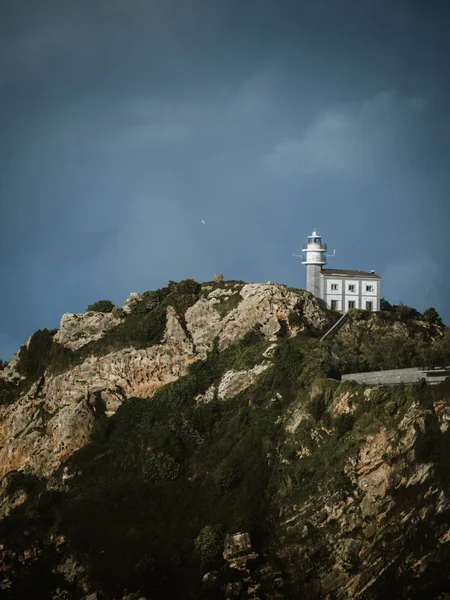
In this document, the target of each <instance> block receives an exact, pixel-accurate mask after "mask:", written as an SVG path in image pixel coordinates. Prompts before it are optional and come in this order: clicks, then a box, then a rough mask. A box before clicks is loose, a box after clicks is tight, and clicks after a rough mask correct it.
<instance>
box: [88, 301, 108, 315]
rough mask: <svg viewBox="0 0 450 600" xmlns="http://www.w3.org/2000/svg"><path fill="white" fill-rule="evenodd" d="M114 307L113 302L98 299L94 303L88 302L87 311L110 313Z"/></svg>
mask: <svg viewBox="0 0 450 600" xmlns="http://www.w3.org/2000/svg"><path fill="white" fill-rule="evenodd" d="M113 309H114V304H113V303H112V302H111V300H98V302H94V304H89V306H88V307H87V312H100V313H110V312H112V311H113Z"/></svg>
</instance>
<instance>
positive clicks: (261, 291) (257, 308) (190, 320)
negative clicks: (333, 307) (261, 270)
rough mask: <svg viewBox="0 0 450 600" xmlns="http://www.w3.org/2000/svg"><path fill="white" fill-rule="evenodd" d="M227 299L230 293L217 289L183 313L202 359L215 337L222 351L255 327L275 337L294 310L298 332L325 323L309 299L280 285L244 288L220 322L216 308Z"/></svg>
mask: <svg viewBox="0 0 450 600" xmlns="http://www.w3.org/2000/svg"><path fill="white" fill-rule="evenodd" d="M229 296H230V290H222V289H217V290H215V291H213V292H211V293H210V294H209V295H208V296H207V298H204V299H202V300H200V301H199V302H197V303H196V304H194V306H192V307H191V308H189V309H188V310H187V312H186V325H187V328H188V330H189V332H190V334H191V336H192V340H193V342H194V344H195V348H196V351H197V352H198V354H199V355H200V356H202V357H205V356H206V353H207V352H208V350H209V348H211V345H212V343H213V341H214V339H215V338H216V337H218V338H219V349H220V350H224V349H225V348H228V347H229V346H231V345H232V344H235V343H236V342H238V341H240V340H241V339H242V338H243V337H244V335H245V334H246V333H247V332H248V331H250V330H251V329H253V327H255V326H257V327H258V328H259V329H260V331H262V332H263V333H264V334H265V335H266V336H267V337H269V338H270V337H273V336H277V335H278V334H279V333H280V332H281V330H282V327H283V323H286V321H287V319H288V315H289V314H290V313H291V312H292V311H293V310H294V308H296V309H297V310H298V311H299V313H300V314H301V316H302V318H303V319H304V323H303V325H302V326H301V328H304V327H306V326H308V325H309V326H312V327H316V328H319V329H320V328H322V327H324V326H325V325H326V323H327V319H326V316H325V314H324V313H323V311H322V310H321V309H320V307H319V305H318V303H317V301H316V299H315V298H314V297H313V296H311V295H310V294H307V293H302V294H298V293H295V292H291V291H289V290H288V289H287V288H285V287H284V286H281V285H268V284H247V285H244V287H243V288H242V289H241V290H240V296H241V298H242V300H241V301H240V303H239V304H238V306H237V307H236V308H234V309H231V310H230V312H228V313H227V314H226V315H225V317H224V318H221V314H220V312H219V311H218V310H217V308H216V307H217V306H218V305H220V304H221V303H224V302H225V303H226V302H227V300H225V299H226V298H227V297H229ZM228 302H229V300H228ZM299 328H300V327H299Z"/></svg>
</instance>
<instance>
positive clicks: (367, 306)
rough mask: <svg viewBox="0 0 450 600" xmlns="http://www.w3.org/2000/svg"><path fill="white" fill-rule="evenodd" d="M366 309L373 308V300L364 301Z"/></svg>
mask: <svg viewBox="0 0 450 600" xmlns="http://www.w3.org/2000/svg"><path fill="white" fill-rule="evenodd" d="M366 310H373V302H366Z"/></svg>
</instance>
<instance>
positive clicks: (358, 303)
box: [323, 277, 380, 312]
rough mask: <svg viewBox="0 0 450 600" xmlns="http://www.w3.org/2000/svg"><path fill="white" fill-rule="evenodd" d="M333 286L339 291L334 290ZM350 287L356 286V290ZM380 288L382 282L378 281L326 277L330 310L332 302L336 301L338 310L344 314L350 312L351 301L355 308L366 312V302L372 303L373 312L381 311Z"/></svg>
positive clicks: (325, 282) (325, 286)
mask: <svg viewBox="0 0 450 600" xmlns="http://www.w3.org/2000/svg"><path fill="white" fill-rule="evenodd" d="M333 285H334V286H336V287H337V289H332V287H333ZM349 286H354V290H353V291H351V290H350V289H349ZM379 286H380V282H379V281H378V280H377V279H344V278H335V279H333V278H331V277H324V285H323V287H324V288H325V289H326V302H327V306H328V308H331V301H332V300H335V301H336V302H337V305H336V310H340V311H344V312H346V311H347V310H348V302H349V300H350V301H352V302H354V303H355V304H354V308H358V309H363V310H366V302H372V310H373V311H376V310H380V306H379V300H380V298H379ZM368 287H369V289H367V288H368ZM325 289H323V291H325ZM342 291H344V306H342Z"/></svg>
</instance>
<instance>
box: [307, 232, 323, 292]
mask: <svg viewBox="0 0 450 600" xmlns="http://www.w3.org/2000/svg"><path fill="white" fill-rule="evenodd" d="M326 251H327V245H326V244H322V236H320V235H317V233H316V232H315V231H313V232H312V235H308V243H307V244H302V253H303V261H302V264H304V265H306V289H307V290H308V292H311V293H312V294H314V296H316V298H321V297H322V293H321V292H322V290H321V283H322V277H321V271H322V267H323V265H325V264H326V262H327V257H326V255H325V253H326Z"/></svg>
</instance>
